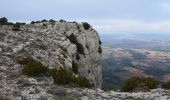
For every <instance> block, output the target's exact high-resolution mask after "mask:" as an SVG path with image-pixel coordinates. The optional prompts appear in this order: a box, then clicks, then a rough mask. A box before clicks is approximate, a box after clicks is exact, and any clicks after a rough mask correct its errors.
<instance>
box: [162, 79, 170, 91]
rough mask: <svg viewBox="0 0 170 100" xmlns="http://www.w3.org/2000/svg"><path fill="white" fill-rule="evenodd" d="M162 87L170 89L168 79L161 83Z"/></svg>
mask: <svg viewBox="0 0 170 100" xmlns="http://www.w3.org/2000/svg"><path fill="white" fill-rule="evenodd" d="M162 88H164V89H170V81H167V82H165V83H163V84H162Z"/></svg>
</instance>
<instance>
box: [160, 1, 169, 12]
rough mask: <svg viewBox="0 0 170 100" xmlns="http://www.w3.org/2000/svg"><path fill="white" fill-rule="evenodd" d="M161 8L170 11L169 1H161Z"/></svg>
mask: <svg viewBox="0 0 170 100" xmlns="http://www.w3.org/2000/svg"><path fill="white" fill-rule="evenodd" d="M161 9H162V11H163V12H164V13H170V3H167V2H166V3H162V4H161Z"/></svg>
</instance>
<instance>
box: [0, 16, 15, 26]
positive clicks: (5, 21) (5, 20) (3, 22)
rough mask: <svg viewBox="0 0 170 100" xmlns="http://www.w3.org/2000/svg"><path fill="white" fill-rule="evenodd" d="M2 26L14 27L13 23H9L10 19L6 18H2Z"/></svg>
mask: <svg viewBox="0 0 170 100" xmlns="http://www.w3.org/2000/svg"><path fill="white" fill-rule="evenodd" d="M0 25H13V23H12V22H8V19H7V18H5V17H2V18H0Z"/></svg>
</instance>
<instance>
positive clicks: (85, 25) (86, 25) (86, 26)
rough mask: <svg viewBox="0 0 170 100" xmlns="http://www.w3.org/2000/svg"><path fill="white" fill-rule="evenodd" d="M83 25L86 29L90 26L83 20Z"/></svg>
mask: <svg viewBox="0 0 170 100" xmlns="http://www.w3.org/2000/svg"><path fill="white" fill-rule="evenodd" d="M83 27H84V29H85V30H88V29H89V28H90V25H89V24H88V23H87V22H84V23H83Z"/></svg>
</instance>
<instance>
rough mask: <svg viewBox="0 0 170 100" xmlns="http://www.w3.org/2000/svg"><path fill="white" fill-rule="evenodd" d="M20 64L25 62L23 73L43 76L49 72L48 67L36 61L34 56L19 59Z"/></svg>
mask: <svg viewBox="0 0 170 100" xmlns="http://www.w3.org/2000/svg"><path fill="white" fill-rule="evenodd" d="M18 63H19V64H23V65H24V66H23V69H22V73H23V74H24V75H27V76H41V75H47V74H48V68H47V67H46V66H44V65H43V64H41V63H40V62H38V61H36V60H35V59H33V58H32V57H27V58H25V59H23V60H20V61H18Z"/></svg>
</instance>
